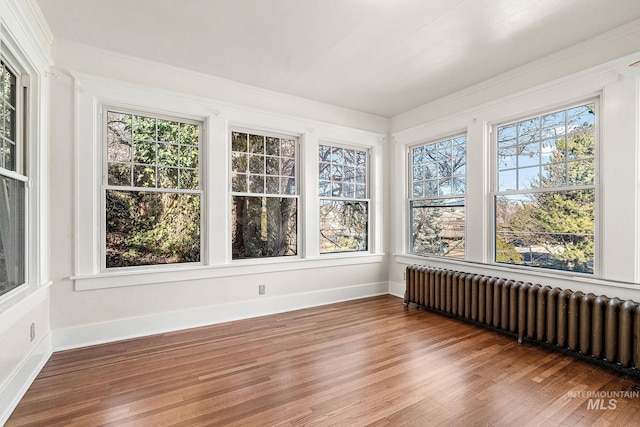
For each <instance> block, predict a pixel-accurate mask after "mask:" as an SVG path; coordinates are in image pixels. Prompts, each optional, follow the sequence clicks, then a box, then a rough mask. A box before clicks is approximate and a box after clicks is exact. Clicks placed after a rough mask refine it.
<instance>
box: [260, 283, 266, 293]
mask: <svg viewBox="0 0 640 427" xmlns="http://www.w3.org/2000/svg"><path fill="white" fill-rule="evenodd" d="M265 292H266V289H265V285H258V295H264V294H265Z"/></svg>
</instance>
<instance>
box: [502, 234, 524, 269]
mask: <svg viewBox="0 0 640 427" xmlns="http://www.w3.org/2000/svg"><path fill="white" fill-rule="evenodd" d="M523 261H524V260H523V258H522V255H520V252H518V251H517V250H516V247H515V245H512V244H509V243H507V241H506V240H505V239H504V237H502V236H501V235H498V236H497V238H496V262H502V263H507V264H522V262H523Z"/></svg>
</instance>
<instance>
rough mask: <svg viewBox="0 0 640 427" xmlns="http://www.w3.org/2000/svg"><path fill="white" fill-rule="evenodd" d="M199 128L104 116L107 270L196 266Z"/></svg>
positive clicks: (143, 117) (128, 115) (138, 117)
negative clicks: (147, 266) (181, 264)
mask: <svg viewBox="0 0 640 427" xmlns="http://www.w3.org/2000/svg"><path fill="white" fill-rule="evenodd" d="M199 135H200V127H199V125H198V124H197V123H190V122H187V121H183V120H175V119H167V118H160V117H152V116H149V115H138V114H135V113H129V112H122V111H115V110H111V111H107V113H106V162H105V163H106V173H105V174H104V176H105V183H104V184H105V212H106V215H105V249H106V253H105V255H106V256H105V258H106V267H107V268H114V267H133V266H142V265H156V264H175V263H188V262H200V260H201V253H202V250H201V247H202V245H201V237H200V230H201V224H200V221H201V198H202V190H201V188H200V172H199V170H200V167H199V147H200V138H199Z"/></svg>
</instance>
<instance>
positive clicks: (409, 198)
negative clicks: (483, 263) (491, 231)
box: [403, 129, 469, 261]
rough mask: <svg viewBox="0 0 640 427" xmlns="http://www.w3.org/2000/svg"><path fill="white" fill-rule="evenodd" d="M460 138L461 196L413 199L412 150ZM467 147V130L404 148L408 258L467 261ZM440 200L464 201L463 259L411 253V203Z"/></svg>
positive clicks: (406, 247)
mask: <svg viewBox="0 0 640 427" xmlns="http://www.w3.org/2000/svg"><path fill="white" fill-rule="evenodd" d="M460 136H464V137H465V143H464V146H465V173H464V178H465V191H464V194H463V195H457V196H456V195H453V194H451V195H448V196H438V197H436V196H433V197H420V198H416V197H413V186H412V185H413V154H412V150H413V149H414V148H416V147H421V146H426V145H430V144H437V143H439V142H441V141H446V140H448V139H453V138H458V137H460ZM467 145H468V137H467V130H466V129H465V130H458V131H457V132H449V133H448V134H446V135H442V136H439V137H437V138H430V139H429V140H427V141H420V142H413V143H411V144H407V145H406V146H405V155H404V156H403V158H406V166H405V168H406V169H405V175H406V176H405V179H406V186H405V192H406V200H405V203H404V204H405V205H406V206H403V208H404V210H405V218H404V220H405V221H406V224H407V227H406V228H405V232H404V234H405V238H404V241H405V247H404V252H405V253H406V254H407V255H408V256H415V257H418V258H420V259H424V258H427V259H428V258H435V259H451V260H458V261H464V260H466V259H467V250H466V248H467V192H468V190H467V183H468V165H469V156H468V154H467ZM442 199H463V200H464V209H465V227H464V241H465V251H464V258H463V259H460V258H455V257H447V256H444V255H438V254H418V253H415V252H412V251H411V245H412V242H411V232H412V224H411V208H410V206H411V202H413V201H416V200H442Z"/></svg>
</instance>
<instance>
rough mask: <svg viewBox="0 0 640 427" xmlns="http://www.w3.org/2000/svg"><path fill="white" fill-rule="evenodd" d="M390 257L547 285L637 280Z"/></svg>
mask: <svg viewBox="0 0 640 427" xmlns="http://www.w3.org/2000/svg"><path fill="white" fill-rule="evenodd" d="M394 261H395V262H397V263H399V264H406V265H410V264H425V265H429V266H433V267H441V268H449V269H453V270H464V269H470V268H471V269H473V270H474V271H477V272H479V273H480V274H488V275H496V276H498V275H499V276H503V277H506V278H510V279H518V280H523V281H525V282H531V283H541V284H548V285H550V286H565V287H566V283H567V282H575V283H582V284H588V285H597V286H607V287H613V288H622V289H632V290H636V291H637V290H638V288H639V287H640V286H639V285H640V284H638V283H632V282H621V281H615V280H607V279H603V278H600V277H597V276H592V275H588V274H581V273H572V272H564V271H557V272H550V271H535V270H533V269H532V268H531V267H529V268H526V267H518V266H506V265H505V266H503V265H497V264H484V263H480V262H473V261H464V260H461V259H451V258H444V257H435V256H432V257H427V256H419V255H410V254H394Z"/></svg>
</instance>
